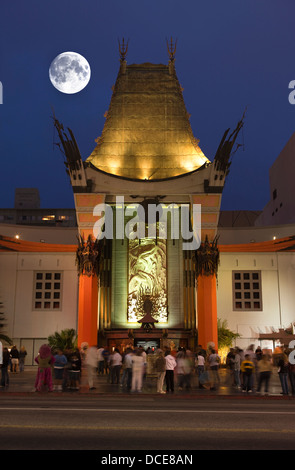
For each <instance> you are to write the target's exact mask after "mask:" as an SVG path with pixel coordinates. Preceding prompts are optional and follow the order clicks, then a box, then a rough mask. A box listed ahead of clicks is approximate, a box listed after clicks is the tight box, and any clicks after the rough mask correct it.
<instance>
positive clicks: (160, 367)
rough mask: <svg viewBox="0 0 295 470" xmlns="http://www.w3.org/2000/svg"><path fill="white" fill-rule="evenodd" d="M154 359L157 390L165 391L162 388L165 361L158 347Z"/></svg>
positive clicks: (159, 391)
mask: <svg viewBox="0 0 295 470" xmlns="http://www.w3.org/2000/svg"><path fill="white" fill-rule="evenodd" d="M157 356H158V357H157V359H156V372H157V392H158V393H166V392H165V390H163V385H164V380H165V374H166V361H165V357H164V353H163V351H162V349H158V351H157Z"/></svg>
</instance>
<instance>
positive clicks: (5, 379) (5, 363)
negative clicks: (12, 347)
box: [1, 347, 10, 387]
mask: <svg viewBox="0 0 295 470" xmlns="http://www.w3.org/2000/svg"><path fill="white" fill-rule="evenodd" d="M9 361H10V354H9V351H8V349H7V348H6V347H4V348H3V355H2V365H1V387H8V386H9V373H8V367H9Z"/></svg>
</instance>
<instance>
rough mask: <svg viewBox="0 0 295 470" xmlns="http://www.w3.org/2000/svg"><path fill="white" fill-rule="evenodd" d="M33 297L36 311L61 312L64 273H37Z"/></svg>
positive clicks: (35, 274)
mask: <svg viewBox="0 0 295 470" xmlns="http://www.w3.org/2000/svg"><path fill="white" fill-rule="evenodd" d="M33 296H34V297H33V309H34V310H61V300H62V272H60V271H36V272H35V273H34V292H33Z"/></svg>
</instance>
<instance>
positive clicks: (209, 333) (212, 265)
mask: <svg viewBox="0 0 295 470" xmlns="http://www.w3.org/2000/svg"><path fill="white" fill-rule="evenodd" d="M218 265H219V250H218V247H217V238H215V239H214V240H213V242H211V243H210V242H209V241H208V237H207V236H206V238H205V241H204V242H203V243H202V244H201V246H200V248H199V249H198V250H196V251H195V272H196V284H197V318H198V326H197V328H198V344H201V345H202V346H203V348H204V349H206V348H207V345H208V343H214V345H215V348H216V349H217V348H218V330H217V292H216V289H217V286H216V279H217V271H218Z"/></svg>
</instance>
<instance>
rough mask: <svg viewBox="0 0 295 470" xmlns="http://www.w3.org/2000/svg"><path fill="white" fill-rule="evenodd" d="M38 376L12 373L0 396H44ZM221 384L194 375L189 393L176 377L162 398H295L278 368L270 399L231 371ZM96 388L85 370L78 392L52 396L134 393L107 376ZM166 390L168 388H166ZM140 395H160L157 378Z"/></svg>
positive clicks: (29, 371)
mask: <svg viewBox="0 0 295 470" xmlns="http://www.w3.org/2000/svg"><path fill="white" fill-rule="evenodd" d="M36 374H37V366H27V367H25V370H24V371H23V372H18V373H16V374H14V373H10V374H9V386H8V387H4V388H3V387H1V388H0V395H1V394H5V395H7V394H10V395H19V394H32V393H35V394H37V395H38V394H43V393H46V390H44V391H42V392H36V391H35V386H34V385H35V378H36ZM219 375H220V385H219V387H217V389H216V390H206V389H200V388H199V386H198V379H197V376H195V375H193V376H192V380H191V388H190V390H179V388H178V386H177V376H176V377H175V391H174V394H171V393H170V394H163V395H161V397H163V398H168V397H169V398H171V397H174V398H177V397H182V398H183V397H187V398H190V397H192V398H193V397H200V396H205V397H210V396H215V397H216V396H220V397H228V396H230V397H236V398H239V397H240V398H245V397H246V398H250V397H253V398H258V397H263V398H265V399H267V398H268V397H270V398H274V397H277V398H280V399H287V400H290V399H292V400H293V399H295V396H292V395H291V390H289V395H288V396H282V394H281V392H282V389H281V384H280V380H279V376H278V373H277V368H276V367H274V369H273V373H272V377H271V380H270V384H269V393H268V396H265V395H264V393H263V390H264V389H263V388H262V393H261V394H257V393H256V390H255V381H254V390H253V392H252V393H251V394H250V393H244V392H242V391H241V390H239V389H237V388H235V387H233V386H232V385H231V378H230V376H229V372H228V370H227V369H225V368H221V369H220V374H219ZM94 386H95V388H94V389H93V390H89V386H88V381H87V372H86V370H84V369H83V370H82V376H81V383H80V387H79V390H75V391H74V390H71V389H69V388H67V389H65V390H64V391H63V392H58V391H54V392H51V394H53V395H55V394H56V395H60V394H61V393H63V394H72V395H73V394H76V395H80V394H83V395H87V394H88V395H97V394H100V395H114V394H115V395H118V394H121V395H130V394H131V392H127V391H126V389H125V388H123V387H121V386H120V385H118V384H111V383H109V381H108V377H107V376H106V375H103V376H98V375H96V376H95V379H94ZM164 390H165V387H164ZM141 395H158V396H159V394H158V393H157V389H156V378H155V377H146V378H145V379H144V383H143V388H142V392H141Z"/></svg>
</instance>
